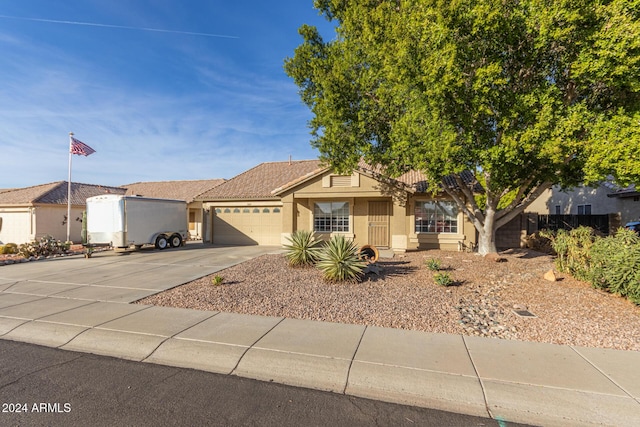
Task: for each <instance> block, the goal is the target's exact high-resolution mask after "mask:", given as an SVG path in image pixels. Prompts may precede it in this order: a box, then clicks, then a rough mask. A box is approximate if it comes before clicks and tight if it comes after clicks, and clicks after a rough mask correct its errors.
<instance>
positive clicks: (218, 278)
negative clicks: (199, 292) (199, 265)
mask: <svg viewBox="0 0 640 427" xmlns="http://www.w3.org/2000/svg"><path fill="white" fill-rule="evenodd" d="M222 282H224V277H222V276H218V275H217V274H216V275H215V276H213V279H211V283H212V284H214V285H216V286H220V285H222Z"/></svg>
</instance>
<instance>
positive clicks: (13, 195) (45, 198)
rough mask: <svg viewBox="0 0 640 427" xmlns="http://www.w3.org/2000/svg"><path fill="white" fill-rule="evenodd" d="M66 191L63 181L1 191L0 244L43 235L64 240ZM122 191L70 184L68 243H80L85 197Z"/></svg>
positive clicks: (66, 186) (115, 188) (65, 232)
mask: <svg viewBox="0 0 640 427" xmlns="http://www.w3.org/2000/svg"><path fill="white" fill-rule="evenodd" d="M67 189H68V185H67V181H58V182H52V183H49V184H43V185H36V186H33V187H26V188H18V189H13V190H8V191H4V192H1V193H0V244H2V243H16V244H21V243H27V242H30V241H31V240H37V239H40V238H41V237H43V236H45V235H51V236H53V237H55V238H56V239H59V240H62V241H64V240H66V238H67V225H66V224H67V223H66V220H67ZM124 192H125V190H124V189H123V188H118V187H106V186H103V185H92V184H80V183H76V182H73V183H71V230H70V231H71V235H70V238H71V240H72V241H74V242H80V241H81V232H82V222H81V220H82V212H83V211H84V210H85V209H86V199H87V197H92V196H97V195H100V194H108V193H111V194H124Z"/></svg>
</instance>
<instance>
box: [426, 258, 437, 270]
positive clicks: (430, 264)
mask: <svg viewBox="0 0 640 427" xmlns="http://www.w3.org/2000/svg"><path fill="white" fill-rule="evenodd" d="M425 264H426V265H427V268H428V269H429V270H431V271H439V270H440V267H441V264H440V260H437V259H435V258H431V259H428V260H426V261H425Z"/></svg>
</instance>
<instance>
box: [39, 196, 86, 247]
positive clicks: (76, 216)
mask: <svg viewBox="0 0 640 427" xmlns="http://www.w3.org/2000/svg"><path fill="white" fill-rule="evenodd" d="M85 209H86V208H85V207H84V206H82V207H78V206H72V207H71V221H70V223H71V230H70V232H71V233H70V236H69V238H70V239H71V241H72V242H74V243H82V222H81V221H80V220H82V212H83V211H84V210H85ZM35 211H36V215H35V218H36V228H35V237H34V238H35V239H36V240H38V239H40V238H42V237H44V236H46V235H50V236H53V237H54V238H56V239H58V240H61V241H63V242H64V241H65V240H66V239H67V225H66V223H64V224H63V221H64V218H65V216H66V215H67V207H66V206H63V205H46V206H36V208H35Z"/></svg>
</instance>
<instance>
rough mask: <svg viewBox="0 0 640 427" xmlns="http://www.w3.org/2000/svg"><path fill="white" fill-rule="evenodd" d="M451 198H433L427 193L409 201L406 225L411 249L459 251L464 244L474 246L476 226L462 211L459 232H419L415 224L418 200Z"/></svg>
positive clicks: (415, 196)
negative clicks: (415, 209)
mask: <svg viewBox="0 0 640 427" xmlns="http://www.w3.org/2000/svg"><path fill="white" fill-rule="evenodd" d="M426 200H450V199H447V198H442V197H436V198H433V197H431V196H427V195H421V194H418V195H412V196H411V197H410V198H409V201H408V203H407V217H406V227H407V230H409V249H442V250H446V251H458V250H460V249H461V247H462V245H464V246H466V247H473V246H475V245H476V244H477V237H476V228H475V227H474V225H473V224H472V223H471V222H470V221H469V220H468V219H467V217H466V215H464V214H463V213H462V211H460V210H458V232H457V233H417V232H416V226H415V213H414V206H415V203H416V201H426Z"/></svg>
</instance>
